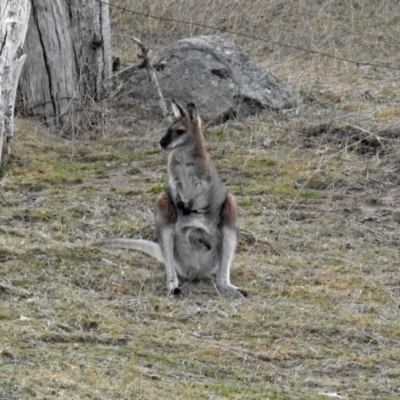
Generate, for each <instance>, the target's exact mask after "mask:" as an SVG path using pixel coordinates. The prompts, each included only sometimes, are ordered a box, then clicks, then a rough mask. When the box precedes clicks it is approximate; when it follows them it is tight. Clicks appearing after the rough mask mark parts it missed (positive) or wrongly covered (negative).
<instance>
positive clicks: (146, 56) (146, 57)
mask: <svg viewBox="0 0 400 400" xmlns="http://www.w3.org/2000/svg"><path fill="white" fill-rule="evenodd" d="M132 40H133V41H134V42H135V43H136V44H137V45H138V46H139V47H140V49H141V50H142V54H141V55H138V57H139V58H141V59H142V60H143V62H144V66H145V67H146V69H147V73H148V74H149V79H150V82H152V84H153V87H154V90H155V92H156V93H157V100H158V102H159V105H160V108H161V111H162V114H163V117H164V119H166V120H167V121H168V122H172V118H171V115H170V114H169V112H168V109H167V106H166V104H165V100H164V96H163V94H162V91H161V88H160V85H159V83H158V79H157V75H156V71H155V70H154V67H153V63H152V62H151V60H150V57H149V54H150V49H149V48H148V47H147V46H145V45H144V44H143V42H142V41H141V40H139V39H136V38H134V37H133V38H132Z"/></svg>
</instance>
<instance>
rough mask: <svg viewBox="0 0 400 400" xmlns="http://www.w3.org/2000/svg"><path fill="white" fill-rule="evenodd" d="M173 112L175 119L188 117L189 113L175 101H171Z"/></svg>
mask: <svg viewBox="0 0 400 400" xmlns="http://www.w3.org/2000/svg"><path fill="white" fill-rule="evenodd" d="M171 106H172V112H173V113H174V116H175V118H182V117H187V116H188V114H187V111H186V110H185V109H184V108H183V107H182V106H181V105H180V104H179V103H178V102H177V101H175V100H174V99H172V100H171Z"/></svg>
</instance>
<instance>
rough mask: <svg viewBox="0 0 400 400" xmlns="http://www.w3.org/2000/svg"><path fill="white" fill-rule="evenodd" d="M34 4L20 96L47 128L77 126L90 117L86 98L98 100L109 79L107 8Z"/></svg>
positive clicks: (80, 2)
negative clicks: (86, 109) (87, 111)
mask: <svg viewBox="0 0 400 400" xmlns="http://www.w3.org/2000/svg"><path fill="white" fill-rule="evenodd" d="M30 1H31V3H32V17H31V20H30V23H29V27H28V35H27V40H26V43H25V48H24V49H25V51H26V54H27V62H26V66H25V68H24V70H23V72H22V76H21V84H20V87H21V94H22V98H23V100H24V102H25V103H26V105H27V109H28V112H29V114H30V115H35V116H40V117H42V119H43V121H44V122H46V124H47V125H49V126H58V125H63V126H64V127H66V128H67V129H70V128H75V127H77V125H80V124H82V122H83V121H82V117H83V116H87V115H88V114H87V113H85V112H83V111H84V110H83V108H84V107H85V103H86V100H88V99H90V100H99V99H100V98H101V97H102V96H103V94H104V83H105V81H106V80H107V78H109V76H110V75H111V48H110V22H109V8H108V4H103V3H100V2H99V1H96V0H68V1H67V0H30ZM87 122H90V121H87Z"/></svg>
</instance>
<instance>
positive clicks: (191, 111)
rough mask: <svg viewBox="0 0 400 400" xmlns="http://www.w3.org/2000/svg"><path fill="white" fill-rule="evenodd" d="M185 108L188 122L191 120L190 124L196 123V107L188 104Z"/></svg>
mask: <svg viewBox="0 0 400 400" xmlns="http://www.w3.org/2000/svg"><path fill="white" fill-rule="evenodd" d="M186 108H187V110H188V113H189V117H190V120H191V121H192V122H193V121H196V120H197V117H198V114H197V109H196V106H195V105H194V104H193V103H189V104H188V105H187V106H186Z"/></svg>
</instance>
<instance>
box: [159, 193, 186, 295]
mask: <svg viewBox="0 0 400 400" xmlns="http://www.w3.org/2000/svg"><path fill="white" fill-rule="evenodd" d="M154 214H155V215H154V216H155V223H156V231H157V241H158V244H159V245H160V247H161V252H162V255H163V259H164V265H165V275H166V283H167V289H168V292H169V293H172V294H174V295H179V294H180V289H179V281H178V275H177V272H176V265H175V263H176V261H175V258H174V241H175V227H174V224H175V221H176V209H175V206H174V204H173V202H172V199H171V197H170V195H169V194H168V193H167V192H163V193H161V194H160V195H159V196H158V198H157V202H156V208H155V213H154Z"/></svg>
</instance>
